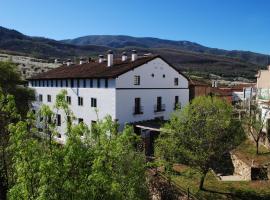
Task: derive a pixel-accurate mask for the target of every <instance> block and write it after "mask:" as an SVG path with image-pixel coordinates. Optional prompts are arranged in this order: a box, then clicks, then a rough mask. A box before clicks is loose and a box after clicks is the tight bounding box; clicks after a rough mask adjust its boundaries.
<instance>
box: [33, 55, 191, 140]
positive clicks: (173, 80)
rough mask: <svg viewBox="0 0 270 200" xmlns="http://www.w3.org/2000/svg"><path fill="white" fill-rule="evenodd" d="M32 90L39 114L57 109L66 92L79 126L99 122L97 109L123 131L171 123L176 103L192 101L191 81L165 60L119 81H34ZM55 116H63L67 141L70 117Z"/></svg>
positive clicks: (131, 72) (133, 71) (143, 66)
mask: <svg viewBox="0 0 270 200" xmlns="http://www.w3.org/2000/svg"><path fill="white" fill-rule="evenodd" d="M29 87H32V88H34V89H35V90H36V96H37V101H36V102H35V103H34V104H33V106H34V109H35V110H38V109H39V107H40V106H41V104H42V103H44V104H47V105H49V106H51V108H52V109H54V108H53V105H54V103H55V99H56V95H57V94H58V93H59V92H60V91H61V90H62V89H66V90H67V92H68V94H67V96H68V97H67V101H68V102H70V108H71V110H72V111H73V113H74V115H75V116H76V117H77V121H75V123H78V122H79V121H83V122H84V123H86V124H88V125H90V124H91V122H92V121H97V114H96V112H95V109H96V108H97V110H98V117H99V119H102V118H104V117H105V116H106V115H111V116H112V118H113V119H117V120H118V122H119V123H120V127H123V126H124V124H125V123H129V122H138V121H144V120H151V119H154V118H158V117H162V118H164V119H166V120H167V119H169V117H170V114H171V113H172V112H173V111H174V110H175V104H176V101H177V102H178V103H179V105H181V107H183V106H184V105H186V104H187V103H188V101H189V89H188V80H187V78H186V77H184V76H183V75H182V74H180V73H179V72H178V71H176V70H175V69H174V68H172V67H171V66H170V65H168V64H167V63H166V62H165V61H163V60H162V59H161V58H156V59H154V60H152V61H150V62H148V63H146V64H143V65H142V66H139V67H137V68H135V69H133V70H130V71H128V72H126V73H124V74H122V75H120V76H119V77H117V78H116V79H67V80H66V79H62V80H55V79H54V80H31V81H29ZM48 95H49V96H48ZM48 97H49V98H48ZM135 99H137V100H135ZM54 112H55V113H57V114H60V115H61V117H60V118H61V124H58V125H60V126H57V128H58V130H59V131H60V133H61V134H62V138H64V137H65V134H64V133H65V131H66V120H67V119H66V116H64V113H63V112H62V111H57V110H55V109H54Z"/></svg>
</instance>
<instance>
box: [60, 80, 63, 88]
mask: <svg viewBox="0 0 270 200" xmlns="http://www.w3.org/2000/svg"><path fill="white" fill-rule="evenodd" d="M60 87H63V80H62V79H61V80H60Z"/></svg>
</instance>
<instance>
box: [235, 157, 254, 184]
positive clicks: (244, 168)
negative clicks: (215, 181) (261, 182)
mask: <svg viewBox="0 0 270 200" xmlns="http://www.w3.org/2000/svg"><path fill="white" fill-rule="evenodd" d="M231 159H232V163H233V166H234V175H238V176H241V177H242V178H243V180H247V181H250V180H251V166H250V165H248V164H247V163H245V162H243V161H242V160H240V159H239V158H238V157H237V156H236V155H235V154H233V153H231Z"/></svg>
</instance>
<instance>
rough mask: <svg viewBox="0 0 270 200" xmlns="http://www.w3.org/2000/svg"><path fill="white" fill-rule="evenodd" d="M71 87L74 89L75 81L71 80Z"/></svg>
mask: <svg viewBox="0 0 270 200" xmlns="http://www.w3.org/2000/svg"><path fill="white" fill-rule="evenodd" d="M70 87H72V88H73V87H74V80H73V79H71V80H70Z"/></svg>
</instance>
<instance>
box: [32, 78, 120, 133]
mask: <svg viewBox="0 0 270 200" xmlns="http://www.w3.org/2000/svg"><path fill="white" fill-rule="evenodd" d="M100 81H101V87H100V88H95V86H96V83H97V81H96V80H94V81H93V82H94V87H93V88H90V87H89V84H90V80H88V82H87V87H86V88H83V87H82V86H83V83H82V82H83V81H80V86H81V87H77V84H76V82H77V81H74V87H73V88H70V87H32V88H34V89H35V90H36V96H37V99H38V96H39V94H42V95H43V102H42V103H43V104H47V105H49V106H50V107H51V108H52V109H53V110H54V112H55V113H57V114H61V126H58V127H57V129H58V131H59V132H60V133H61V138H65V132H66V119H65V117H66V116H65V115H64V113H63V112H62V111H57V110H56V109H54V108H53V105H54V104H55V100H56V95H57V94H59V93H60V91H61V90H62V89H65V90H67V93H68V94H67V95H68V96H71V105H70V109H71V110H72V112H73V113H74V115H75V117H77V118H82V119H83V120H84V123H86V124H87V125H90V124H91V121H92V120H93V121H97V115H96V112H95V108H93V107H91V98H96V99H97V110H98V117H99V119H102V118H104V117H105V116H106V115H111V116H112V118H113V119H115V87H114V85H115V80H114V79H111V80H109V85H108V88H104V85H103V84H102V83H104V80H100ZM54 85H55V84H54ZM58 86H59V85H58ZM30 87H31V86H30ZM48 94H49V95H51V102H48V101H47V95H48ZM78 96H80V97H83V106H79V105H78ZM40 105H41V103H40V102H38V101H37V102H35V103H34V104H33V106H34V109H35V110H37V111H38V109H39V107H40ZM74 123H78V120H77V121H74Z"/></svg>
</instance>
